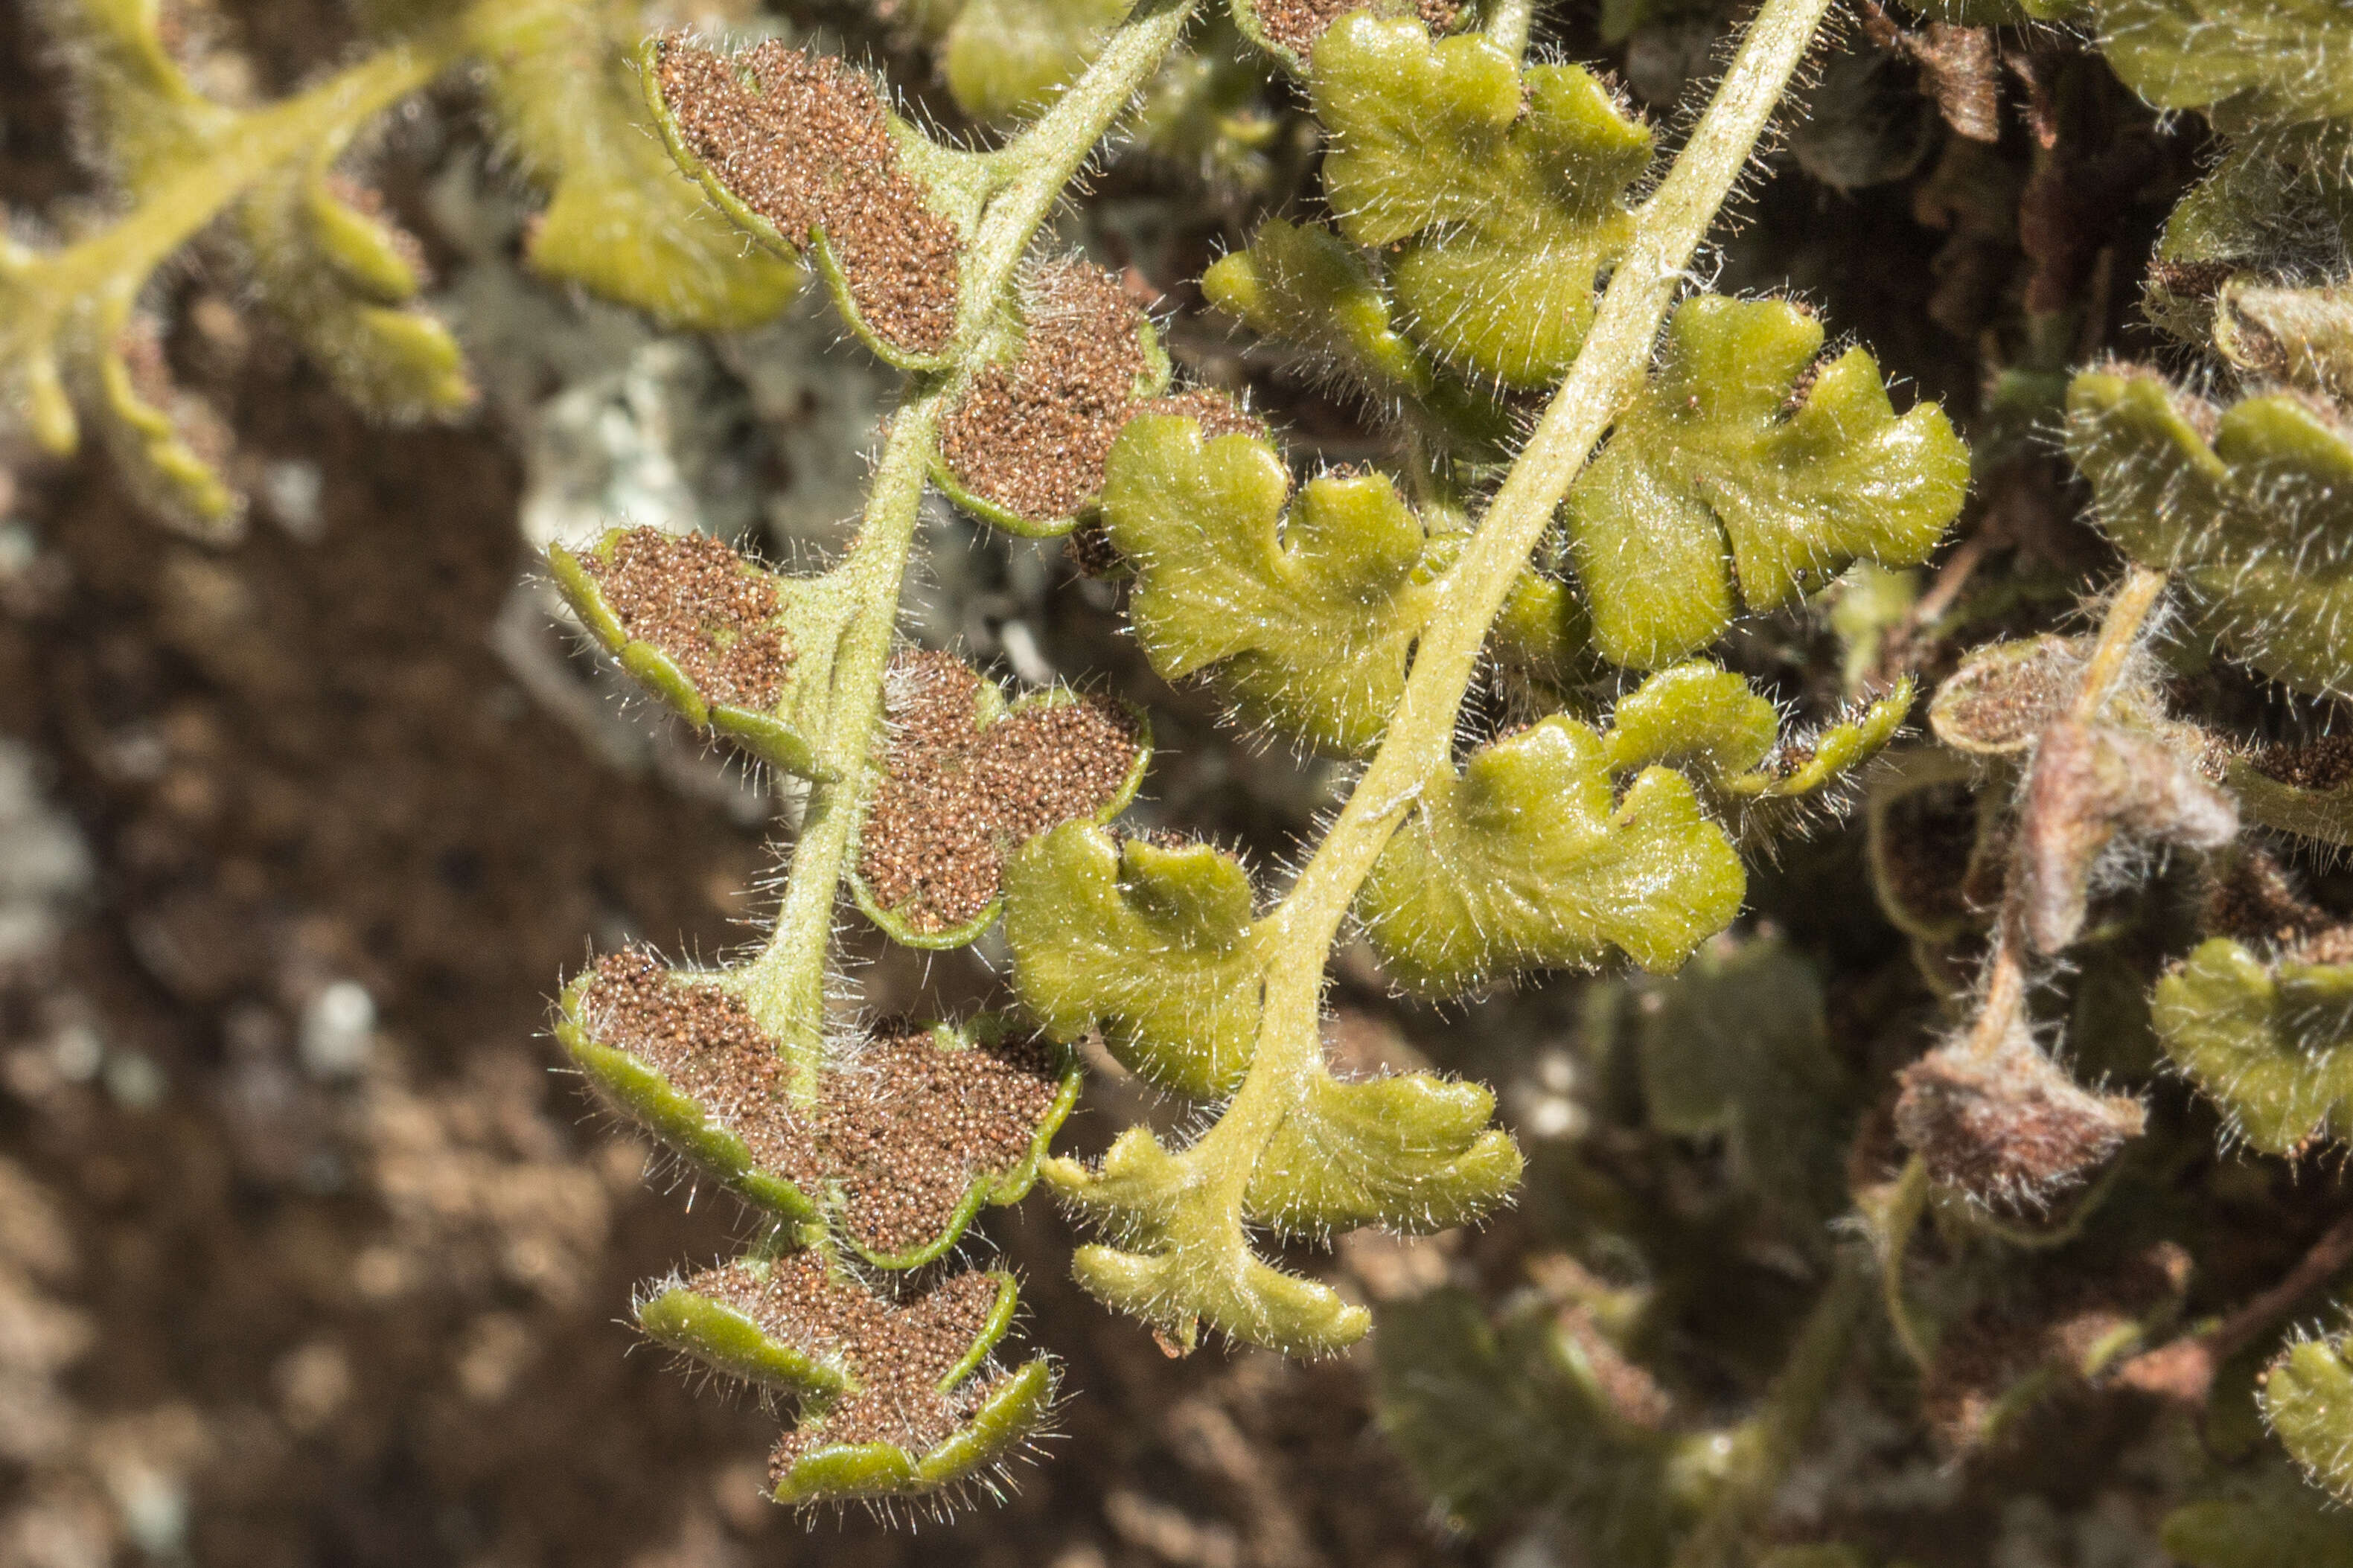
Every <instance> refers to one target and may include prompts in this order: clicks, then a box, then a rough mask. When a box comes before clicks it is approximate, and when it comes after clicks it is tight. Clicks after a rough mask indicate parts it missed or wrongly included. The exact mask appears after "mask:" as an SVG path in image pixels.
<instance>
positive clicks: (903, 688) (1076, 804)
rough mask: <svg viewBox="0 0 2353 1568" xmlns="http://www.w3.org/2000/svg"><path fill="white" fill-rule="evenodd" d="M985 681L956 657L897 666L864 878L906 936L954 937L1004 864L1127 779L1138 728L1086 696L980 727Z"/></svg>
mask: <svg viewBox="0 0 2353 1568" xmlns="http://www.w3.org/2000/svg"><path fill="white" fill-rule="evenodd" d="M980 681H981V678H980V677H979V676H978V675H976V674H975V673H974V672H973V671H972V670H971V669H970V668H968V667H966V666H965V663H964V662H963V661H962V660H961V659H958V658H955V656H954V655H953V654H946V653H936V652H928V651H924V652H914V653H908V654H902V655H901V656H900V658H898V659H897V660H896V661H895V662H894V663H893V665H892V678H891V686H890V691H891V698H890V706H889V720H890V726H891V731H890V741H889V742H888V745H887V746H886V748H885V750H884V752H883V757H882V769H883V779H882V783H881V787H880V788H878V789H877V790H876V791H875V795H874V802H873V805H872V806H871V808H870V809H869V811H868V814H867V819H866V827H865V833H864V836H863V837H862V838H861V839H860V845H859V863H858V870H859V875H860V878H861V879H863V880H864V881H865V883H866V887H867V890H868V892H869V894H870V895H871V897H872V898H873V900H874V901H875V902H876V903H877V904H878V905H879V906H880V907H881V908H882V909H884V910H889V911H890V912H891V914H892V915H893V916H894V917H896V918H897V919H898V920H900V921H903V922H905V924H906V925H907V926H909V927H910V928H912V929H913V930H914V931H919V932H922V933H924V934H927V935H928V934H933V933H936V932H941V931H954V930H955V929H956V928H958V927H960V926H963V925H965V924H967V923H969V922H970V921H973V920H974V919H976V918H977V917H978V916H979V915H980V914H981V913H982V912H983V911H984V910H987V908H988V906H989V905H990V904H991V903H992V902H994V901H995V900H996V898H997V883H998V879H999V878H1000V876H1001V874H1002V872H1003V870H1004V865H1005V858H1006V856H1008V855H1009V854H1011V853H1012V852H1013V851H1014V850H1015V849H1017V848H1018V847H1020V846H1021V845H1022V844H1023V843H1024V842H1025V841H1027V840H1028V839H1029V838H1030V837H1033V836H1035V835H1037V834H1039V833H1043V832H1045V831H1046V830H1047V829H1048V828H1050V827H1052V826H1056V825H1057V824H1059V823H1063V822H1071V821H1077V820H1082V819H1085V818H1091V817H1094V816H1099V815H1101V814H1102V813H1103V810H1104V809H1105V808H1106V807H1107V806H1109V805H1110V804H1111V803H1112V802H1113V800H1115V799H1116V798H1118V795H1119V792H1120V790H1121V789H1122V788H1123V787H1124V785H1125V784H1126V783H1127V780H1128V776H1129V774H1130V773H1133V772H1134V767H1135V760H1136V747H1137V742H1138V736H1137V733H1136V725H1135V721H1134V720H1133V719H1131V718H1129V717H1128V715H1127V714H1126V713H1125V712H1124V711H1122V710H1121V709H1120V708H1118V707H1117V706H1116V705H1115V704H1113V703H1110V702H1104V701H1100V700H1096V699H1093V698H1087V697H1074V698H1072V699H1071V700H1069V701H1059V702H1039V703H1034V704H1031V705H1030V706H1028V707H1025V708H1022V709H1020V710H1018V711H1016V712H1012V713H1008V714H1007V715H1006V716H1005V717H1004V718H1002V719H999V720H997V721H996V722H995V723H993V724H989V725H987V727H985V728H984V727H981V726H979V725H977V724H976V722H975V710H976V707H977V704H978V702H979V700H980V695H981V687H980Z"/></svg>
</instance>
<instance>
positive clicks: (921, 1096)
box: [819, 1029, 1061, 1253]
mask: <svg viewBox="0 0 2353 1568" xmlns="http://www.w3.org/2000/svg"><path fill="white" fill-rule="evenodd" d="M1060 1089H1061V1079H1060V1073H1059V1072H1058V1071H1057V1070H1056V1063H1055V1060H1054V1058H1053V1057H1052V1056H1051V1055H1050V1054H1049V1052H1048V1051H1047V1049H1046V1047H1044V1046H1042V1045H1041V1044H1039V1042H1038V1041H1037V1040H1035V1039H1031V1038H1026V1037H1014V1038H1009V1039H1006V1040H1002V1041H997V1042H994V1043H984V1044H976V1045H974V1046H973V1047H970V1048H969V1049H965V1050H942V1049H940V1048H939V1047H938V1046H937V1045H935V1044H934V1041H933V1038H932V1035H931V1031H929V1030H928V1029H920V1030H914V1031H911V1032H908V1033H904V1034H900V1035H896V1036H892V1037H883V1038H880V1039H877V1040H874V1041H872V1042H871V1043H870V1044H869V1045H868V1046H867V1047H865V1049H864V1050H863V1051H861V1052H860V1055H859V1058H858V1060H857V1061H856V1062H855V1063H854V1064H851V1065H849V1066H847V1067H845V1068H843V1069H842V1070H840V1071H838V1072H833V1073H829V1074H828V1075H827V1079H826V1095H825V1110H824V1121H823V1126H822V1129H821V1131H820V1135H819V1136H820V1142H822V1144H823V1146H824V1151H825V1155H826V1160H827V1164H828V1167H829V1169H830V1170H831V1172H832V1173H833V1174H834V1175H835V1177H836V1178H837V1179H838V1180H839V1182H840V1183H841V1196H842V1215H841V1218H842V1224H843V1226H844V1227H845V1228H846V1229H847V1230H848V1231H849V1233H850V1235H852V1236H854V1237H857V1238H858V1239H859V1241H860V1242H861V1243H863V1244H864V1245H865V1246H867V1247H871V1248H872V1249H873V1250H874V1251H876V1252H878V1253H900V1252H906V1251H909V1250H912V1249H913V1248H914V1247H920V1246H922V1245H923V1243H925V1242H927V1241H930V1240H931V1239H932V1238H933V1237H936V1236H938V1235H939V1234H940V1233H941V1232H942V1231H943V1230H944V1229H945V1228H946V1226H947V1223H948V1221H949V1220H950V1219H951V1218H952V1217H954V1215H955V1211H956V1208H957V1205H960V1204H962V1203H963V1202H964V1199H965V1194H966V1193H968V1192H969V1191H971V1189H972V1184H973V1183H974V1181H975V1180H976V1179H977V1178H978V1177H979V1176H981V1175H983V1174H985V1173H1002V1172H1006V1171H1009V1170H1012V1169H1013V1168H1014V1167H1015V1166H1017V1165H1018V1164H1020V1163H1022V1161H1024V1160H1026V1159H1027V1158H1029V1147H1030V1144H1031V1143H1032V1142H1034V1141H1035V1140H1036V1138H1037V1136H1038V1128H1039V1125H1040V1124H1041V1123H1042V1122H1043V1121H1045V1118H1046V1113H1047V1111H1048V1110H1050V1108H1051V1107H1052V1105H1053V1103H1054V1100H1055V1097H1056V1096H1057V1095H1058V1094H1059V1093H1060Z"/></svg>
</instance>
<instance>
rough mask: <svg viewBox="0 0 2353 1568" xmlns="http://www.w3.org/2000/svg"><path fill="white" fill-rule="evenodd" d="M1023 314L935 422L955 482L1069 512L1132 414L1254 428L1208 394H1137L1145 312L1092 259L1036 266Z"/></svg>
mask: <svg viewBox="0 0 2353 1568" xmlns="http://www.w3.org/2000/svg"><path fill="white" fill-rule="evenodd" d="M1026 316H1027V321H1028V335H1027V336H1026V337H1025V338H1024V339H1023V340H1022V343H1021V352H1020V353H1019V354H1018V356H1016V358H1015V359H1014V361H1013V362H1012V363H1010V364H997V365H990V366H989V367H987V369H986V370H983V371H982V372H981V373H980V374H978V375H977V376H976V377H975V378H974V379H973V384H972V390H971V391H970V392H968V393H966V394H965V397H964V399H963V401H961V402H960V403H958V404H957V405H956V406H955V411H954V412H952V413H951V414H949V416H947V418H946V420H945V421H944V423H943V424H942V426H941V428H940V455H941V456H942V458H944V459H945V460H946V462H947V466H948V468H949V469H950V470H951V471H953V472H954V473H955V476H956V479H957V481H958V482H959V483H961V484H962V485H963V486H964V487H965V489H967V490H969V491H971V492H972V493H973V494H974V495H976V496H977V497H979V498H980V499H981V500H986V501H989V502H991V503H993V504H995V505H997V506H1000V507H1003V508H1004V509H1005V510H1007V511H1008V512H1011V513H1012V514H1013V515H1015V516H1016V517H1019V518H1023V519H1027V520H1029V521H1032V522H1037V523H1047V522H1052V521H1059V520H1060V519H1063V518H1070V517H1075V516H1078V515H1079V514H1080V513H1081V512H1082V510H1084V509H1085V508H1087V507H1088V506H1089V505H1091V504H1092V502H1093V500H1094V499H1095V497H1096V495H1097V494H1098V493H1099V492H1100V491H1101V490H1102V489H1103V464H1104V461H1105V460H1106V459H1107V458H1110V456H1111V448H1112V443H1113V442H1114V441H1115V440H1117V439H1118V438H1119V433H1120V432H1121V431H1122V430H1123V429H1124V428H1126V426H1127V422H1128V421H1129V420H1130V419H1133V418H1134V417H1135V416H1137V415H1139V414H1177V415H1184V416H1187V417H1189V418H1193V419H1198V420H1199V421H1200V423H1201V427H1202V431H1203V433H1204V434H1205V435H1208V436H1211V437H1215V436H1223V435H1229V434H1231V433H1233V432H1235V431H1238V430H1240V431H1248V432H1250V433H1251V434H1257V433H1258V432H1260V431H1261V429H1263V426H1261V425H1260V423H1259V422H1258V421H1257V420H1256V419H1255V418H1253V417H1251V416H1250V415H1249V414H1248V413H1246V412H1245V411H1243V410H1242V409H1241V408H1240V406H1239V405H1236V404H1235V403H1234V402H1233V401H1232V400H1231V399H1229V398H1228V397H1226V396H1224V395H1221V394H1219V393H1215V392H1207V391H1193V392H1185V393H1177V394H1176V395H1171V396H1166V397H1154V398H1140V397H1138V395H1137V394H1138V393H1139V392H1140V391H1141V390H1142V389H1143V388H1144V387H1145V385H1146V384H1148V383H1149V381H1150V380H1151V376H1152V364H1151V363H1150V361H1149V360H1147V359H1146V358H1145V353H1144V347H1143V343H1142V341H1141V333H1142V331H1143V328H1144V312H1143V311H1142V310H1138V309H1137V308H1136V305H1135V302H1134V300H1132V299H1130V298H1129V297H1128V294H1127V291H1126V290H1125V289H1123V288H1122V287H1121V286H1120V282H1119V279H1116V278H1114V277H1113V276H1112V275H1111V274H1110V273H1108V272H1106V271H1104V270H1103V268H1100V267H1093V266H1090V265H1088V264H1087V263H1086V262H1083V261H1076V260H1071V261H1060V262H1056V263H1055V264H1054V265H1052V266H1050V267H1048V268H1045V269H1044V270H1043V271H1042V272H1040V273H1039V277H1038V279H1037V282H1036V283H1035V285H1034V286H1033V287H1032V288H1031V289H1030V290H1029V299H1028V301H1027V308H1026Z"/></svg>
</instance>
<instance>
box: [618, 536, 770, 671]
mask: <svg viewBox="0 0 2353 1568" xmlns="http://www.w3.org/2000/svg"><path fill="white" fill-rule="evenodd" d="M582 564H583V565H584V566H585V567H586V570H587V572H588V574H589V575H590V576H592V577H594V578H595V579H596V586H597V589H598V591H599V592H601V593H602V594H603V595H605V603H606V604H607V605H608V606H610V607H611V609H612V612H613V618H614V619H615V620H617V621H618V622H619V623H620V624H621V629H622V631H624V632H625V633H627V634H628V636H629V637H630V638H631V639H632V640H634V641H638V642H644V643H650V644H652V645H653V646H654V647H658V648H659V649H660V650H661V651H662V652H663V653H665V654H667V655H669V656H670V661H671V662H672V663H674V664H676V665H677V666H678V668H679V672H680V673H681V674H682V675H684V676H685V677H686V679H687V680H688V681H689V682H691V684H692V685H693V687H694V689H695V690H697V691H699V692H701V693H702V698H703V700H705V701H706V702H710V703H713V704H719V705H724V706H727V707H731V708H749V709H755V710H765V709H769V708H773V707H775V706H776V700H777V699H778V698H780V697H782V696H783V695H784V689H785V679H786V677H787V676H788V675H790V674H791V673H792V668H793V649H792V645H791V644H790V642H788V641H787V640H786V636H785V630H784V628H783V627H782V626H776V625H775V624H773V623H774V622H775V620H776V610H777V605H778V596H777V593H776V583H775V582H774V581H773V580H772V579H771V578H770V577H769V576H768V575H767V574H765V573H764V572H759V571H755V570H754V569H752V568H751V567H749V566H748V565H747V564H746V563H745V562H744V558H743V557H742V556H740V555H738V554H736V552H734V551H733V550H732V549H730V548H729V547H728V546H727V545H725V544H723V543H722V542H719V541H718V540H716V539H713V538H712V537H711V536H710V535H709V534H705V533H685V534H679V533H666V532H664V531H662V530H660V529H659V528H632V529H629V530H628V531H625V532H623V533H622V534H621V536H620V537H619V538H618V539H616V540H615V541H614V542H613V544H612V548H611V549H610V550H609V551H607V552H601V553H594V554H589V555H586V556H584V557H582Z"/></svg>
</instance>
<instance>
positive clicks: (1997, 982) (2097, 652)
mask: <svg viewBox="0 0 2353 1568" xmlns="http://www.w3.org/2000/svg"><path fill="white" fill-rule="evenodd" d="M2166 581H2167V579H2166V574H2164V573H2162V572H2157V571H2152V570H2150V569H2149V568H2148V567H2146V566H2134V567H2133V568H2131V569H2130V570H2129V571H2127V572H2126V574H2125V580H2124V582H2123V583H2122V584H2120V585H2119V586H2118V587H2117V589H2116V594H2115V595H2114V596H2112V597H2111V598H2110V599H2109V600H2108V607H2107V611H2106V613H2105V614H2104V615H2103V616H2101V617H2100V635H2099V640H2098V641H2097V642H2096V643H2094V645H2093V648H2092V657H2091V658H2089V659H2088V660H2086V661H2085V663H2084V676H2083V680H2082V682H2081V683H2080V684H2079V685H2078V686H2077V687H2076V688H2075V695H2074V697H2073V700H2071V701H2070V702H2069V703H2068V707H2067V718H2068V721H2071V722H2073V723H2078V724H2083V723H2090V722H2091V721H2094V720H2096V719H2097V718H2098V717H2099V716H2100V712H2101V710H2103V709H2105V707H2106V706H2107V705H2108V699H2109V698H2111V697H2113V696H2115V695H2116V684H2117V682H2118V681H2120V680H2121V679H2123V678H2124V672H2125V668H2126V665H2127V664H2128V663H2129V662H2130V659H2131V656H2132V652H2133V650H2134V649H2135V648H2136V647H2139V646H2140V638H2141V634H2142V632H2143V631H2144V630H2146V629H2147V625H2148V617H2149V615H2150V613H2151V612H2152V611H2154V610H2155V609H2156V608H2157V605H2158V601H2159V600H2160V599H2162V598H2163V597H2164V596H2165V587H2166ZM2027 834H2028V826H2027V825H2026V824H2021V825H2020V828H2019V832H2018V835H2017V837H2016V838H2015V839H2014V840H2013V843H2012V847H2011V851H2010V868H2009V870H2008V872H2007V873H2006V874H2005V876H2004V879H2003V883H2002V896H2001V912H2000V917H1999V918H1998V920H1997V922H1996V924H1995V927H1994V951H1993V956H1992V957H1991V958H1990V959H1989V960H1988V961H1987V964H1986V972H1985V982H1984V987H1983V990H1984V999H1983V1000H1982V1001H1981V1002H1980V1003H1979V1004H1978V1015H1977V1017H1976V1019H1975V1020H1974V1021H1973V1022H1972V1023H1971V1024H1970V1026H1969V1032H1968V1036H1967V1037H1966V1039H1965V1043H1964V1046H1963V1055H1965V1056H1966V1057H1969V1058H1976V1059H1978V1060H1990V1059H1991V1058H1994V1057H1996V1056H1999V1055H2000V1053H2001V1052H2002V1051H2003V1050H2004V1049H2006V1048H2008V1047H2009V1044H2010V1040H2011V1039H2012V1038H2013V1037H2015V1036H2016V1035H2017V1034H2018V1033H2019V1031H2018V1029H2017V1028H2016V1025H2017V1023H2018V1021H2019V1019H2020V1018H2021V1017H2022V1016H2024V1014H2025V1008H2026V982H2027V973H2026V959H2025V957H2024V954H2025V952H2026V951H2027V940H2026V899H2027V879H2026V875H2025V872H2024V870H2023V868H2022V867H2021V860H2020V851H2019V846H2021V845H2023V844H2024V843H2025V842H2026V839H2027Z"/></svg>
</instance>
